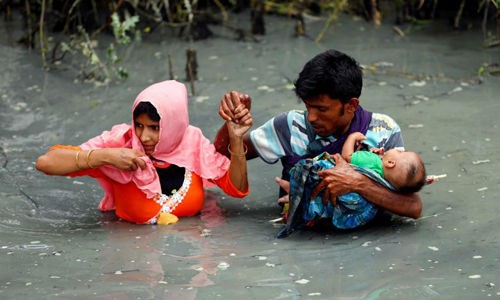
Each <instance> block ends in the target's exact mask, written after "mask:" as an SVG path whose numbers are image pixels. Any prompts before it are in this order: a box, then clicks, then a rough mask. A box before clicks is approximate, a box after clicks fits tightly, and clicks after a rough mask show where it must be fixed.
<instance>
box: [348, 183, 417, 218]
mask: <svg viewBox="0 0 500 300" xmlns="http://www.w3.org/2000/svg"><path fill="white" fill-rule="evenodd" d="M361 181H362V182H359V184H358V187H357V188H356V190H355V192H357V193H358V194H360V195H361V196H363V197H364V198H365V199H366V200H368V201H369V202H370V203H373V204H375V205H377V206H379V207H381V208H383V209H386V210H388V211H390V212H392V213H394V214H397V215H401V216H405V217H410V218H413V219H418V218H419V217H420V215H421V213H422V200H421V199H420V195H419V194H418V193H413V194H399V193H396V192H393V191H391V190H389V189H387V188H385V187H383V186H381V185H379V184H377V183H375V182H373V181H372V180H370V179H369V178H364V179H362V180H361Z"/></svg>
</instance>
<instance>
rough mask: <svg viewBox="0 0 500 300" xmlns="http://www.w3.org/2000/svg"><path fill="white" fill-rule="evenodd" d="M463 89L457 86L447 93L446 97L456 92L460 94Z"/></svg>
mask: <svg viewBox="0 0 500 300" xmlns="http://www.w3.org/2000/svg"><path fill="white" fill-rule="evenodd" d="M463 90H464V89H463V88H462V87H459V86H457V87H456V88H454V89H453V90H451V91H449V92H448V95H451V94H454V93H458V92H461V91H463Z"/></svg>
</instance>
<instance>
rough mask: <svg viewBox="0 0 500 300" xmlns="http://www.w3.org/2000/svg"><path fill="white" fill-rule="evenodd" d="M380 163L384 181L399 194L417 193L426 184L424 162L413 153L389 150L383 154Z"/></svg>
mask: <svg viewBox="0 0 500 300" xmlns="http://www.w3.org/2000/svg"><path fill="white" fill-rule="evenodd" d="M382 163H383V168H384V177H385V179H386V180H387V181H389V182H390V183H391V184H392V185H393V186H394V187H395V188H396V189H397V190H398V191H399V192H401V193H404V194H407V193H415V192H418V191H420V190H421V189H422V187H423V186H424V185H425V183H426V178H427V175H426V172H425V165H424V162H423V161H422V159H421V158H420V156H419V155H418V154H417V153H415V152H411V151H401V150H397V149H391V150H388V151H387V152H385V153H384V155H383V157H382Z"/></svg>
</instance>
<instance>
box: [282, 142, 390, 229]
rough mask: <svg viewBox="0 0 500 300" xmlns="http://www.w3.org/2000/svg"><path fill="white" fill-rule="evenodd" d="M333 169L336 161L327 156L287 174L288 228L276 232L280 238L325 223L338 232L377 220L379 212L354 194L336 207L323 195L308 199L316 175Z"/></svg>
mask: <svg viewBox="0 0 500 300" xmlns="http://www.w3.org/2000/svg"><path fill="white" fill-rule="evenodd" d="M333 167H335V161H334V160H333V159H332V158H330V155H329V154H328V153H326V152H325V153H322V154H320V155H319V156H317V157H314V158H307V159H303V160H300V161H299V162H298V163H297V164H295V166H294V167H293V168H292V170H291V171H290V197H289V199H290V201H289V210H288V216H287V224H286V225H285V226H284V227H283V228H282V229H281V230H280V231H279V232H278V234H277V237H278V238H283V237H286V236H288V235H289V234H291V233H292V232H294V231H295V230H299V229H302V228H305V227H310V226H312V225H313V224H314V223H316V222H318V221H321V220H324V219H328V220H329V221H330V222H331V224H332V225H333V226H334V227H335V228H338V229H352V228H357V227H360V226H363V225H365V224H367V223H369V222H370V221H371V220H373V219H374V218H375V216H377V214H378V212H379V209H378V208H377V207H376V206H375V205H373V204H371V203H370V202H368V201H366V199H364V198H363V197H361V196H360V195H359V194H357V193H347V194H344V195H342V196H339V197H337V205H335V206H333V205H332V203H331V202H330V201H328V202H327V203H326V204H324V203H323V194H324V192H322V193H320V194H319V195H318V196H317V197H316V198H314V199H311V193H312V191H313V189H314V187H315V186H316V185H317V184H318V183H319V182H320V181H321V179H320V178H319V176H318V172H319V171H321V170H325V169H330V168H333ZM353 167H354V168H355V169H356V170H357V171H359V172H361V173H362V174H363V175H365V176H368V177H369V178H370V179H372V180H374V181H376V182H377V183H379V184H381V185H383V186H385V187H387V188H389V189H392V190H394V188H393V187H392V185H391V184H390V183H389V182H387V181H386V180H385V179H384V178H383V177H382V176H380V174H378V173H377V172H375V171H373V170H371V169H368V168H363V167H360V166H354V165H353Z"/></svg>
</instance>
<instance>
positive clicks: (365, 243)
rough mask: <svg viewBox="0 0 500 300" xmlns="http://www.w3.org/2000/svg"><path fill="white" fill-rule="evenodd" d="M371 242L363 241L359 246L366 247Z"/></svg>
mask: <svg viewBox="0 0 500 300" xmlns="http://www.w3.org/2000/svg"><path fill="white" fill-rule="evenodd" d="M371 243H372V242H371V241H368V242H364V243H363V244H361V247H368V246H369V245H370V244H371Z"/></svg>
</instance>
